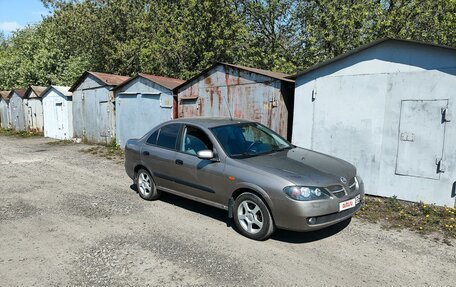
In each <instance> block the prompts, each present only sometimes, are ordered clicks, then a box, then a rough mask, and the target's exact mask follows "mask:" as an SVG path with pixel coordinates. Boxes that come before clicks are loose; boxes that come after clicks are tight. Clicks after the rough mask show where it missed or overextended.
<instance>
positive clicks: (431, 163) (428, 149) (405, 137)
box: [396, 100, 448, 179]
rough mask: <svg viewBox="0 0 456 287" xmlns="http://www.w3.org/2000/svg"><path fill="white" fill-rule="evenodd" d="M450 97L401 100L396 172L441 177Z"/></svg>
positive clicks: (433, 177) (432, 177) (416, 175)
mask: <svg viewBox="0 0 456 287" xmlns="http://www.w3.org/2000/svg"><path fill="white" fill-rule="evenodd" d="M447 107H448V100H404V101H402V103H401V116H400V124H399V137H398V151H397V160H396V174H398V175H407V176H415V177H424V178H430V179H439V178H440V173H441V172H443V171H444V162H443V159H442V155H443V148H444V140H445V122H446V118H445V117H446V108H447Z"/></svg>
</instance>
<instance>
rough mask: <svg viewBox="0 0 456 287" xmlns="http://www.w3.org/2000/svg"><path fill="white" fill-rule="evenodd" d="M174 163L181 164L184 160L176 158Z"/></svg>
mask: <svg viewBox="0 0 456 287" xmlns="http://www.w3.org/2000/svg"><path fill="white" fill-rule="evenodd" d="M176 164H177V165H183V164H184V162H183V161H182V160H181V159H176Z"/></svg>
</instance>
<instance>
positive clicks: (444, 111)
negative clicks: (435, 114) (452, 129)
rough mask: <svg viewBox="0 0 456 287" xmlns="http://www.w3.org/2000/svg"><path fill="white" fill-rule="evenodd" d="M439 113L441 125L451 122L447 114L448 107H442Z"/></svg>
mask: <svg viewBox="0 0 456 287" xmlns="http://www.w3.org/2000/svg"><path fill="white" fill-rule="evenodd" d="M440 111H441V113H442V124H443V123H447V122H451V118H450V115H449V113H448V107H443V108H441V109H440Z"/></svg>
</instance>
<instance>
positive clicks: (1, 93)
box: [0, 91, 10, 101]
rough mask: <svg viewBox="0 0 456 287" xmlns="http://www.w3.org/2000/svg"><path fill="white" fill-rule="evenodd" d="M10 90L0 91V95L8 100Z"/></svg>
mask: <svg viewBox="0 0 456 287" xmlns="http://www.w3.org/2000/svg"><path fill="white" fill-rule="evenodd" d="M9 94H10V91H0V96H1V97H2V98H3V99H4V100H5V101H7V100H9V98H10V96H9Z"/></svg>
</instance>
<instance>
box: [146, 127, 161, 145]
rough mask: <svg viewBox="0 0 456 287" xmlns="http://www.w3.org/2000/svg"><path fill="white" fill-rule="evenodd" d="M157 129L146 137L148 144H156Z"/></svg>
mask: <svg viewBox="0 0 456 287" xmlns="http://www.w3.org/2000/svg"><path fill="white" fill-rule="evenodd" d="M158 131H159V130H156V131H155V132H154V133H153V134H151V135H150V137H149V138H148V139H147V143H148V144H153V145H155V144H157V137H158Z"/></svg>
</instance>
